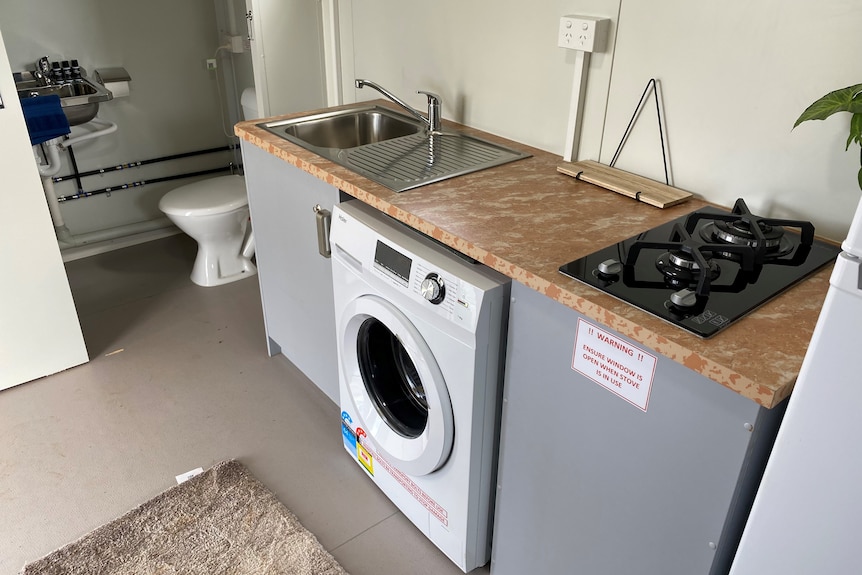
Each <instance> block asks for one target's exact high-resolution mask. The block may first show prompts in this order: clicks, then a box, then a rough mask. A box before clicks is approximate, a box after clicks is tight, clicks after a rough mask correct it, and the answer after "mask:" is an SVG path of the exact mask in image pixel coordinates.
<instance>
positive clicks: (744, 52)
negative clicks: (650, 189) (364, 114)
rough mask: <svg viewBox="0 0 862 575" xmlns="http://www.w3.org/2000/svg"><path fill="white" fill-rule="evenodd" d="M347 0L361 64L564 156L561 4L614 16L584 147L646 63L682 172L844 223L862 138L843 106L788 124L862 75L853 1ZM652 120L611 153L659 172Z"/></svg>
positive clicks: (723, 195)
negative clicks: (852, 133)
mask: <svg viewBox="0 0 862 575" xmlns="http://www.w3.org/2000/svg"><path fill="white" fill-rule="evenodd" d="M351 9H352V14H353V17H352V23H353V30H352V33H353V39H354V42H353V66H354V69H355V70H354V71H355V76H356V77H367V78H369V79H372V80H375V81H378V82H379V83H381V84H383V85H384V86H386V87H387V88H390V89H391V90H392V91H394V92H395V93H397V94H399V95H402V96H404V97H405V98H406V99H407V101H408V102H410V103H411V104H413V105H416V106H422V105H423V101H422V100H423V98H422V97H421V96H416V95H414V94H413V93H414V92H415V91H416V90H419V89H428V90H432V91H436V92H438V93H440V94H441V95H442V96H443V99H444V101H445V102H444V117H448V118H453V119H457V120H459V121H462V122H465V123H467V124H469V125H472V126H475V127H478V128H482V129H484V130H487V131H489V132H493V133H496V134H499V135H502V136H506V137H509V138H512V139H514V140H518V141H521V142H524V143H526V144H530V145H533V146H536V147H539V148H542V149H545V150H548V151H551V152H555V153H559V154H560V155H562V152H563V149H564V143H565V127H566V121H567V117H568V105H569V97H570V93H571V82H572V73H573V69H574V54H573V53H572V52H569V51H567V50H563V49H561V48H557V46H556V29H557V26H558V21H559V17H560V16H562V15H565V14H585V15H592V16H603V17H608V18H611V19H612V20H613V21H614V26H613V29H612V43H611V45H610V46H609V50H608V52H606V53H604V54H594V55H593V57H592V61H591V67H590V76H589V85H588V98H587V103H586V112H585V113H586V117H585V123H584V132H583V135H582V142H581V154H580V157H581V158H590V159H601V161H603V162H608V161H609V160H610V158H611V157H612V155H613V151H614V149H615V148H616V146H617V144H618V142H619V139H620V138H621V137H622V134H623V132H624V130H625V126H626V124H627V122H628V120H629V117H630V116H631V114H632V112H633V110H634V107H635V105H636V104H637V101H638V98H639V97H640V95H641V92H642V91H643V89H644V86H645V84H646V82H647V80H648V79H649V78H650V77H655V78H658V79H659V80H660V81H661V85H662V93H663V98H664V112H665V118H666V123H667V129H668V136H669V138H668V140H669V149H670V157H671V161H672V167H673V174H674V175H675V184H676V185H677V186H679V187H682V188H685V189H688V190H690V191H692V192H694V193H696V194H699V195H701V196H703V197H705V198H706V199H707V200H711V201H715V202H717V203H721V204H724V205H729V204H731V203H732V201H733V199H734V198H736V197H737V196H744V197H746V198H747V199H748V200H749V204H751V207H752V208H754V209H757V210H761V211H764V212H766V213H768V214H769V215H773V216H776V217H782V216H791V217H801V218H805V219H811V220H813V221H814V223H815V226H816V227H817V231H818V233H819V234H822V235H825V236H828V237H832V238H835V239H840V238H842V237H843V236H844V234H845V233H846V231H847V228H848V226H849V222H850V218H851V216H852V212H853V207H854V206H855V203H856V199H857V198H858V197H859V188H858V185H857V184H856V171H857V170H858V167H859V164H858V159H859V155H858V148H857V149H856V150H855V151H851V152H849V153H844V151H843V150H844V141H845V140H846V133H847V127H848V122H849V117H846V115H845V117H842V118H838V117H836V118H831V119H830V120H828V121H826V122H814V123H809V124H805V125H802V126H800V127H798V128H797V129H795V130H793V131H791V127H792V125H793V122H794V120H795V119H796V118H797V116H798V115H799V114H800V113H801V112H802V110H804V109H805V107H806V106H807V105H808V104H809V103H810V102H812V101H814V100H815V99H817V98H819V97H820V96H822V95H823V94H825V93H826V92H829V91H831V90H833V89H837V88H842V87H845V86H849V85H852V84H856V83H859V82H862V77H860V73H859V71H860V70H862V35H860V34H859V33H858V25H859V22H862V4H860V3H859V2H858V0H821V2H818V3H816V4H812V3H804V2H781V1H780V0H761V1H759V2H756V3H753V4H752V3H750V2H746V1H745V0H726V1H724V2H720V3H714V2H713V3H703V2H688V1H686V0H653V1H652V2H643V1H640V0H577V1H576V0H560V1H549V0H545V1H544V2H539V3H537V2H528V1H526V0H474V1H472V2H459V1H458V0H439V1H438V2H435V3H434V4H433V6H431V7H429V5H428V3H427V2H419V1H418V0H403V1H401V2H398V3H397V8H396V6H395V5H394V4H393V3H392V2H388V1H386V0H355V1H353V2H352V3H351ZM614 41H615V44H614ZM355 97H356V99H357V100H365V99H371V98H374V97H375V94H373V93H371V92H370V91H369V90H367V89H366V90H361V91H359V90H357V91H356V92H355ZM656 130H657V127H656V120H655V116H654V113H653V112H652V108H650V109H649V110H648V111H647V113H645V114H643V115H642V117H641V118H640V119H639V120H638V122H637V125H636V127H635V131H634V133H633V134H632V137H631V139H630V140H629V142H628V143H627V144H626V147H625V149H624V151H623V153H622V155H621V158H620V161H619V163H618V167H620V168H623V169H628V170H631V171H634V172H638V173H643V174H645V175H648V176H650V177H654V178H661V179H663V174H662V168H661V155H660V148H659V144H658V133H657V131H656ZM561 177H563V176H561Z"/></svg>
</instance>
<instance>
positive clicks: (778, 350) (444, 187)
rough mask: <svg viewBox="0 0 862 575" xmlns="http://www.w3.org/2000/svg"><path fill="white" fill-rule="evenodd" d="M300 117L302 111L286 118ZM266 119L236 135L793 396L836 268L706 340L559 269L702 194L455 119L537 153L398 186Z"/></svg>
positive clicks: (635, 333)
mask: <svg viewBox="0 0 862 575" xmlns="http://www.w3.org/2000/svg"><path fill="white" fill-rule="evenodd" d="M377 103H383V102H382V101H381V102H377ZM300 115H305V114H304V113H303V114H293V115H289V116H283V117H280V118H278V119H284V118H290V117H295V116H300ZM262 121H263V120H254V121H250V122H241V123H239V124H237V126H236V128H235V131H236V134H237V135H238V136H239V137H240V138H242V139H243V140H245V141H247V142H249V143H251V144H253V145H255V146H258V147H259V148H262V149H263V150H265V151H267V152H269V153H270V154H273V155H275V156H277V157H279V158H281V159H282V160H284V161H285V162H287V163H289V164H292V165H294V166H296V167H298V168H300V169H302V170H304V171H306V172H308V173H309V174H312V175H313V176H316V177H317V178H320V179H321V180H324V181H326V182H327V183H329V184H331V185H332V186H334V187H336V188H339V189H340V190H342V191H344V192H346V193H347V194H349V195H351V196H353V197H355V198H358V199H359V200H361V201H363V202H365V203H367V204H370V205H371V206H374V207H375V208H377V209H379V210H380V211H382V212H385V213H387V214H389V215H390V216H393V217H395V218H396V219H398V220H401V221H402V222H405V223H406V224H408V225H410V226H412V227H413V228H416V229H417V230H419V231H421V232H423V233H425V234H427V235H430V236H432V237H434V238H436V239H437V240H440V241H442V242H443V243H445V244H448V245H449V246H451V247H453V248H455V249H457V250H459V251H461V252H463V253H465V254H467V255H469V256H471V257H473V258H475V259H477V260H479V261H481V262H483V263H485V264H486V265H488V266H489V267H492V268H494V269H496V270H498V271H500V272H502V273H504V274H506V275H508V276H509V277H511V278H512V279H514V280H517V281H519V282H521V283H523V284H525V285H527V286H529V287H531V288H533V289H535V290H537V291H539V292H541V293H543V294H545V295H547V296H548V297H550V298H552V299H554V300H556V301H558V302H560V303H561V304H563V305H566V306H568V307H570V308H572V309H574V310H576V311H578V312H580V313H582V314H584V315H585V316H587V317H589V318H591V319H593V320H595V321H597V322H599V323H601V324H603V325H605V326H607V327H609V328H612V329H614V330H616V331H618V332H620V333H622V334H624V335H626V336H628V337H630V338H631V339H633V340H634V341H637V342H640V343H642V344H644V345H645V346H647V347H649V348H651V349H653V350H655V351H656V352H658V353H660V354H662V355H664V356H666V357H668V358H670V359H672V360H674V361H677V362H678V363H681V364H683V365H685V366H686V367H688V368H689V369H691V370H693V371H695V372H698V373H701V374H703V375H705V376H706V377H708V378H710V379H712V380H714V381H716V382H717V383H719V384H721V385H723V386H725V387H727V388H729V389H731V390H733V391H735V392H736V393H739V394H741V395H743V396H744V397H747V398H749V399H751V400H753V401H755V402H757V403H758V404H760V405H763V406H764V407H767V408H771V407H774V406H775V405H777V404H778V403H780V402H781V401H782V400H783V399H785V398H786V397H787V396H788V395H789V394H790V391H791V390H792V388H793V384H794V382H795V380H796V376H797V375H798V373H799V369H800V366H801V365H802V358H803V356H804V355H805V350H806V348H807V346H808V342H809V340H810V339H811V334H812V332H813V330H814V324H815V323H816V321H817V317H818V314H819V313H820V308H821V306H822V304H823V300H824V298H825V296H826V290H827V288H828V285H829V274H830V272H831V269H832V267H831V266H827V267H826V268H825V269H823V270H820V271H819V272H818V273H816V274H815V275H813V276H811V277H810V278H809V279H808V280H806V281H804V282H802V283H800V284H798V285H797V286H795V287H793V288H791V289H790V290H788V291H787V292H785V293H784V294H782V295H780V296H778V297H777V298H775V299H773V300H772V301H770V302H768V303H767V304H765V305H763V306H762V307H760V308H758V309H757V310H755V311H754V312H753V313H751V314H750V315H748V316H746V317H745V318H743V319H741V320H739V321H737V322H736V323H734V324H733V325H731V326H730V327H728V328H726V329H725V330H723V331H721V332H720V333H718V334H717V335H716V336H714V337H712V338H710V339H707V340H704V339H701V338H698V337H697V336H694V335H691V334H689V333H688V332H686V331H684V330H682V329H680V328H678V327H675V326H672V325H669V324H667V323H665V322H663V321H662V320H660V319H657V318H655V317H653V316H651V315H649V314H647V313H646V312H643V311H640V310H638V309H636V308H634V307H632V306H631V305H629V304H627V303H623V302H621V301H619V300H617V299H615V298H613V297H611V296H609V295H606V294H604V293H602V292H600V291H598V290H596V289H594V288H592V287H589V286H586V285H584V284H581V283H580V282H577V281H575V280H573V279H569V278H567V277H566V276H563V275H562V274H560V273H559V271H558V268H559V266H560V265H562V264H564V263H567V262H569V261H572V260H574V259H577V258H580V257H583V256H585V255H588V254H590V253H592V252H594V251H596V250H597V249H599V248H602V247H605V246H607V245H610V244H612V243H615V242H618V241H622V240H624V239H626V238H629V237H631V236H633V235H635V234H636V233H638V232H641V231H644V230H647V229H649V228H652V227H655V226H657V225H660V224H663V223H665V222H667V221H669V220H672V219H674V218H676V217H678V216H680V215H683V214H686V213H688V212H691V211H693V210H696V209H698V208H700V207H702V206H704V205H707V202H704V201H703V200H701V199H697V198H693V199H691V200H689V201H687V202H684V203H682V204H680V205H677V206H674V207H671V208H667V209H658V208H654V207H652V206H649V205H647V204H644V203H640V202H637V201H635V200H632V199H630V198H626V197H623V196H621V195H619V194H615V193H613V192H609V191H607V190H605V189H602V188H599V187H597V186H594V185H592V184H589V183H586V182H580V181H578V180H575V179H574V178H571V177H569V176H566V175H563V174H560V173H558V172H557V170H556V168H557V165H558V164H559V163H560V162H561V159H560V158H559V157H558V156H556V155H553V154H550V153H548V152H545V151H542V150H538V149H535V148H530V147H528V146H524V145H521V144H517V143H515V142H511V141H509V140H505V139H503V138H499V137H496V136H493V135H490V134H487V133H485V132H481V131H478V130H475V129H472V128H468V127H466V126H461V125H458V124H453V123H451V122H444V127H450V128H455V129H458V130H460V131H463V132H465V133H468V134H472V135H476V136H480V137H482V138H485V139H487V140H490V141H492V142H498V143H501V144H503V145H507V146H510V147H512V148H515V149H519V150H523V151H525V152H528V153H530V154H532V157H530V158H527V159H523V160H518V161H515V162H512V163H509V164H505V165H503V166H499V167H496V168H491V169H488V170H484V171H480V172H475V173H473V174H468V175H466V176H460V177H457V178H453V179H450V180H446V181H444V182H439V183H436V184H431V185H428V186H425V187H422V188H418V189H416V190H412V191H408V192H404V193H400V194H399V193H395V192H392V191H391V190H389V189H388V188H385V187H383V186H381V185H379V184H376V183H374V182H372V181H371V180H368V179H366V178H364V177H362V176H359V175H357V174H355V173H354V172H351V171H350V170H348V169H347V168H343V167H341V166H339V165H337V164H334V163H332V162H330V161H329V160H326V159H324V158H322V157H320V156H318V155H316V154H314V153H313V152H309V151H307V150H305V149H303V148H301V147H299V146H296V145H294V144H292V143H290V142H288V141H286V140H283V139H281V138H279V137H277V136H274V135H272V134H270V133H269V132H266V131H265V130H263V129H262V128H259V127H257V126H256V125H255V124H256V123H260V122H262ZM574 329H575V326H572V330H573V333H574Z"/></svg>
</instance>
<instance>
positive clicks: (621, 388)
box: [572, 318, 657, 411]
mask: <svg viewBox="0 0 862 575" xmlns="http://www.w3.org/2000/svg"><path fill="white" fill-rule="evenodd" d="M656 363H657V358H656V356H654V355H652V354H651V353H648V352H646V351H644V350H643V349H640V348H639V347H636V346H633V345H631V344H630V343H628V342H627V341H625V340H623V339H622V338H620V337H619V336H616V335H614V334H612V333H611V332H608V331H605V330H603V329H601V328H600V327H598V326H595V325H593V324H591V323H589V322H587V321H584V320H582V319H580V318H578V332H577V336H576V337H575V349H574V353H573V354H572V369H573V370H575V371H577V372H578V373H581V374H583V375H585V376H587V377H588V378H590V379H591V380H593V381H595V382H596V383H598V384H599V385H601V386H602V387H604V388H605V389H607V390H609V391H611V392H613V393H615V394H616V395H618V396H620V397H621V398H623V399H624V400H626V401H627V402H629V403H631V404H632V405H634V406H636V407H637V408H638V409H640V410H642V411H646V410H647V406H648V405H649V396H650V391H652V382H653V379H654V378H655V367H656Z"/></svg>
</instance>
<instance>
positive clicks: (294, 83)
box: [246, 0, 326, 118]
mask: <svg viewBox="0 0 862 575" xmlns="http://www.w3.org/2000/svg"><path fill="white" fill-rule="evenodd" d="M246 7H247V9H248V11H249V13H250V14H251V20H250V21H249V35H250V37H251V55H252V62H253V64H254V84H255V89H256V93H257V109H258V113H259V114H260V116H261V117H263V118H266V117H269V116H280V115H283V114H290V113H292V112H303V111H306V110H315V109H318V108H323V107H324V106H325V105H326V78H325V74H324V66H325V64H324V49H323V13H322V10H321V3H320V0H314V1H310V0H287V1H285V0H246Z"/></svg>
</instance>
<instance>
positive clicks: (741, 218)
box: [560, 199, 841, 338]
mask: <svg viewBox="0 0 862 575" xmlns="http://www.w3.org/2000/svg"><path fill="white" fill-rule="evenodd" d="M840 251H841V250H840V248H839V247H838V246H834V245H831V244H828V243H825V242H822V241H819V240H816V239H814V226H813V225H812V224H811V223H810V222H803V221H795V220H783V219H776V218H762V217H759V216H756V215H754V214H752V213H751V212H750V211H749V209H748V207H747V206H746V205H745V202H744V201H743V200H742V199H739V200H737V201H736V203H735V204H734V207H733V211H731V212H728V211H727V210H722V209H719V208H712V207H706V208H703V209H701V210H698V211H695V212H692V213H690V214H688V215H686V216H682V217H680V218H677V219H676V220H674V221H672V222H668V223H666V224H664V225H661V226H659V227H657V228H653V229H651V230H649V231H646V232H643V233H641V234H638V235H637V236H634V237H631V238H629V239H627V240H624V241H622V242H620V243H618V244H614V245H612V246H608V247H606V248H604V249H601V250H599V251H597V252H595V253H593V254H591V255H588V256H586V257H583V258H580V259H577V260H574V261H572V262H569V263H567V264H565V265H563V266H561V267H560V271H561V272H562V273H564V274H565V275H567V276H569V277H572V278H574V279H576V280H578V281H581V282H584V283H586V284H588V285H591V286H593V287H595V288H598V289H599V290H601V291H603V292H606V293H608V294H610V295H612V296H614V297H616V298H619V299H621V300H623V301H625V302H628V303H630V304H632V305H634V306H635V307H638V308H640V309H642V310H644V311H647V312H649V313H651V314H653V315H655V316H657V317H659V318H661V319H663V320H665V321H668V322H670V323H672V324H674V325H677V326H679V327H681V328H683V329H686V330H688V331H690V332H692V333H694V334H696V335H698V336H700V337H704V338H707V337H711V336H713V335H715V334H716V333H718V332H719V331H721V330H722V329H724V328H726V327H727V326H729V325H730V324H731V323H733V322H734V321H736V320H738V319H739V318H741V317H743V316H744V315H746V314H747V313H749V312H750V311H752V310H754V309H755V308H757V307H758V306H760V305H762V304H764V303H765V302H767V301H768V300H770V299H772V298H773V297H775V296H776V295H778V294H780V293H781V292H783V291H785V290H786V289H788V288H790V287H791V286H793V285H794V284H796V283H797V282H799V281H800V280H802V279H804V278H805V277H807V276H809V275H811V274H813V273H814V272H815V271H817V270H818V269H820V268H822V267H823V266H825V265H827V264H829V263H830V262H832V261H833V260H835V258H836V257H837V255H838V253H839V252H840Z"/></svg>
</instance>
